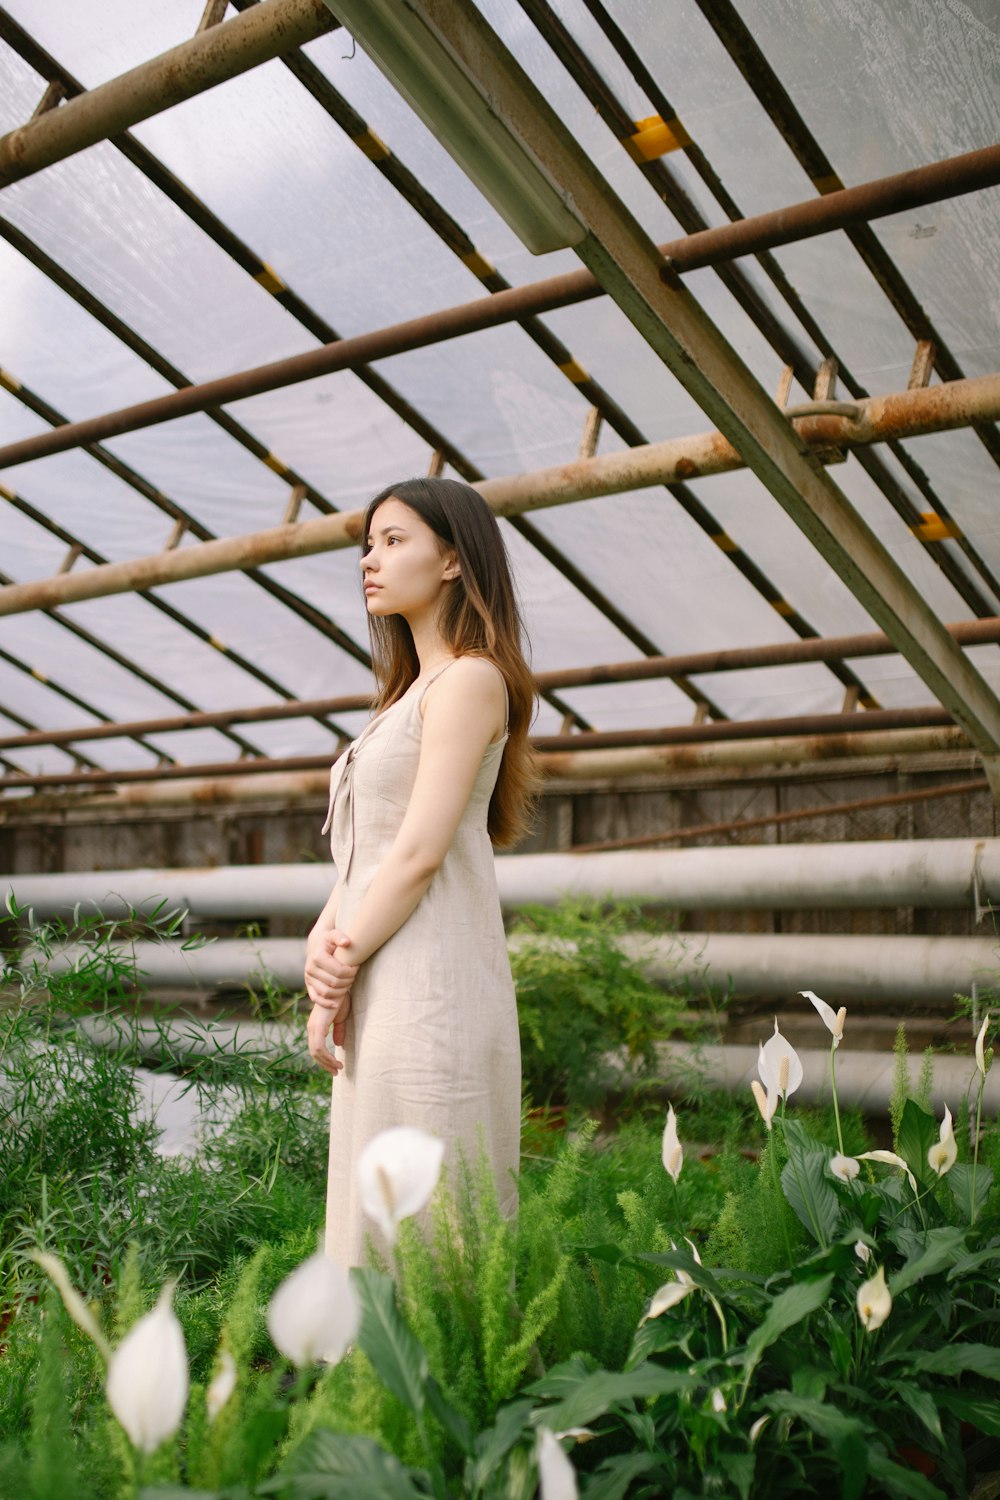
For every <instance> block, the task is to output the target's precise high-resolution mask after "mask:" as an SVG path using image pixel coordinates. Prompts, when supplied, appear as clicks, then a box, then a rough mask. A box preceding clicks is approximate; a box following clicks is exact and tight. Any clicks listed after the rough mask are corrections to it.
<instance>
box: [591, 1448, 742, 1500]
mask: <svg viewBox="0 0 1000 1500" xmlns="http://www.w3.org/2000/svg"><path fill="white" fill-rule="evenodd" d="M756 1463H757V1455H756V1453H752V1452H751V1453H720V1454H719V1467H720V1468H721V1469H722V1471H723V1473H724V1474H725V1475H726V1478H727V1479H728V1480H729V1481H730V1483H731V1484H732V1485H733V1487H734V1489H735V1490H736V1491H737V1493H738V1494H739V1497H740V1500H750V1487H751V1485H752V1484H753V1471H754V1467H755V1465H756ZM587 1497H588V1500H590V1491H589V1490H588V1491H587Z"/></svg>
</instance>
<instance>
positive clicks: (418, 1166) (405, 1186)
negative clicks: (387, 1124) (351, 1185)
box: [358, 1125, 444, 1245]
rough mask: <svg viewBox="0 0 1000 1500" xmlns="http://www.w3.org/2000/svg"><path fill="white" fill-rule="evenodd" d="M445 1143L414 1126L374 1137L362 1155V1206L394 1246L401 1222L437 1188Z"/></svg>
mask: <svg viewBox="0 0 1000 1500" xmlns="http://www.w3.org/2000/svg"><path fill="white" fill-rule="evenodd" d="M443 1161H444V1142H443V1141H441V1140H438V1138H437V1136H434V1135H428V1134H427V1132H426V1130H418V1129H417V1128H416V1127H415V1126H413V1125H393V1126H392V1127H391V1128H390V1129H389V1130H383V1131H380V1132H379V1134H378V1135H376V1136H373V1137H372V1139H371V1140H370V1141H369V1142H368V1144H367V1146H366V1147H365V1148H364V1150H363V1151H362V1153H361V1155H360V1156H359V1157H358V1190H359V1192H360V1194H361V1207H362V1208H363V1209H364V1211H365V1213H366V1214H367V1215H368V1217H369V1218H371V1219H374V1220H375V1223H376V1224H377V1225H378V1227H379V1229H381V1231H382V1233H383V1235H384V1236H385V1238H386V1240H387V1241H388V1243H389V1244H390V1245H394V1244H395V1243H396V1230H397V1229H398V1227H399V1224H400V1221H401V1220H403V1219H408V1218H410V1216H411V1215H412V1214H418V1213H419V1212H420V1210H421V1209H422V1208H423V1207H424V1206H425V1204H426V1203H427V1202H428V1200H429V1198H430V1196H431V1194H432V1193H433V1191H434V1189H435V1188H436V1187H437V1181H438V1178H439V1177H440V1175H441V1163H442V1162H443Z"/></svg>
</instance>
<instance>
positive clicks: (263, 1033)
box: [79, 1016, 1000, 1132]
mask: <svg viewBox="0 0 1000 1500" xmlns="http://www.w3.org/2000/svg"><path fill="white" fill-rule="evenodd" d="M816 1024H817V1026H818V1025H819V1023H818V1021H817V1023H816ZM79 1025H80V1026H81V1028H82V1029H83V1030H84V1031H85V1032H86V1033H87V1035H88V1036H89V1037H90V1038H91V1040H92V1041H95V1042H97V1043H98V1044H99V1045H102V1046H106V1047H112V1048H114V1049H115V1050H125V1051H127V1052H128V1053H129V1054H130V1055H132V1056H135V1057H137V1058H144V1059H147V1060H149V1061H151V1062H152V1061H156V1062H166V1063H172V1064H175V1065H178V1064H180V1063H181V1062H183V1061H184V1060H186V1059H188V1058H195V1057H204V1056H216V1057H217V1056H218V1055H219V1054H220V1053H227V1052H231V1051H236V1050H239V1051H240V1053H241V1054H242V1055H243V1056H244V1057H250V1056H252V1057H254V1058H255V1059H257V1060H258V1061H259V1064H260V1066H261V1069H262V1070H263V1069H265V1068H266V1067H267V1066H268V1064H269V1063H271V1064H277V1065H279V1066H280V1067H282V1068H288V1067H302V1068H304V1069H308V1068H310V1067H312V1066H313V1064H312V1062H311V1060H310V1058H309V1055H308V1053H307V1051H306V1048H305V1042H304V1034H305V1020H304V1017H303V1018H302V1020H301V1021H300V1022H298V1023H295V1022H292V1023H289V1024H275V1023H269V1022H266V1021H265V1022H260V1021H212V1022H207V1023H206V1022H200V1021H194V1020H185V1021H179V1020H167V1019H158V1020H156V1021H152V1020H144V1019H133V1018H131V1017H129V1018H126V1017H120V1018H117V1017H105V1016H100V1017H84V1018H83V1019H82V1020H81V1021H80V1022H79ZM849 1025H850V1021H848V1026H849ZM766 1031H767V1027H766V1026H763V1027H762V1035H761V1040H762V1041H763V1040H765V1036H764V1032H766ZM967 1040H968V1048H967V1055H966V1056H962V1055H958V1056H954V1057H936V1058H935V1059H934V1081H933V1087H932V1089H931V1102H932V1104H933V1106H934V1108H935V1109H936V1110H938V1111H940V1110H941V1109H942V1107H943V1106H944V1105H945V1104H947V1105H948V1106H949V1107H950V1108H951V1110H952V1113H955V1114H957V1112H958V1106H959V1103H960V1101H961V1100H962V1099H964V1098H968V1097H969V1096H970V1094H971V1093H972V1092H973V1091H974V1089H975V1086H976V1084H977V1083H978V1079H979V1075H978V1073H977V1072H976V1068H975V1063H974V1060H973V1056H972V1035H971V1030H968V1035H967ZM796 1051H797V1053H798V1056H799V1059H800V1061H801V1063H802V1085H801V1087H800V1089H799V1090H798V1093H797V1094H795V1095H794V1096H793V1098H792V1100H791V1105H790V1107H791V1109H792V1110H793V1111H794V1109H795V1106H796V1105H797V1104H819V1103H824V1102H826V1101H827V1100H829V1097H830V1052H829V1048H826V1047H798V1048H796ZM659 1058H660V1076H661V1079H662V1081H663V1084H664V1086H665V1087H666V1088H670V1087H674V1088H676V1089H677V1091H678V1095H681V1094H683V1093H684V1092H686V1091H687V1090H689V1088H690V1081H691V1074H692V1070H693V1071H694V1072H695V1073H696V1074H697V1075H698V1076H699V1077H702V1078H704V1079H705V1080H706V1081H707V1082H708V1083H710V1084H711V1086H712V1087H713V1088H718V1089H724V1090H726V1091H727V1092H728V1093H732V1094H740V1093H743V1091H744V1090H746V1092H747V1094H749V1092H750V1080H751V1079H752V1078H756V1077H757V1076H758V1075H757V1048H756V1046H752V1047H747V1046H726V1045H723V1046H701V1045H699V1046H691V1045H689V1044H688V1043H685V1042H664V1043H663V1044H662V1045H661V1046H660V1048H659ZM921 1062H922V1059H912V1060H911V1063H910V1075H911V1082H912V1083H914V1084H915V1083H916V1080H917V1075H918V1074H919V1071H920V1066H921ZM894 1074H895V1057H894V1055H893V1053H892V1051H890V1050H889V1049H886V1050H885V1051H884V1052H868V1051H859V1052H854V1051H852V1050H851V1049H850V1037H849V1035H848V1036H847V1037H846V1039H845V1042H844V1045H843V1046H842V1047H841V1049H840V1051H839V1052H838V1054H837V1093H838V1097H839V1099H840V1102H841V1103H842V1104H844V1105H846V1106H848V1107H853V1106H857V1107H858V1108H859V1109H862V1110H864V1111H865V1112H866V1113H868V1114H878V1113H881V1112H884V1111H885V1110H886V1109H887V1108H888V1105H889V1100H890V1098H891V1097H892V1089H893V1079H894ZM613 1077H614V1069H613V1066H612V1062H611V1060H609V1078H611V1079H613ZM983 1106H984V1109H985V1111H986V1114H987V1117H991V1116H993V1115H995V1114H997V1113H998V1112H1000V1066H994V1067H993V1068H991V1069H990V1071H989V1073H988V1074H987V1076H986V1087H985V1090H984V1093H983ZM680 1128H681V1131H682V1132H683V1129H684V1120H683V1111H681V1116H680Z"/></svg>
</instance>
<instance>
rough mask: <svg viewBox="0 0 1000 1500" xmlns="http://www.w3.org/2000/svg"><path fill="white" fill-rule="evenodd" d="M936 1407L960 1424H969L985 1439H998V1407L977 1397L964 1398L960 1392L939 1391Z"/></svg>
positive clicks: (999, 1419) (999, 1411) (999, 1420)
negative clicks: (941, 1407) (950, 1414)
mask: <svg viewBox="0 0 1000 1500" xmlns="http://www.w3.org/2000/svg"><path fill="white" fill-rule="evenodd" d="M937 1399H938V1405H939V1406H943V1407H944V1409H945V1411H950V1412H951V1413H952V1414H953V1415H954V1416H956V1417H958V1418H959V1420H960V1421H962V1422H971V1423H972V1425H973V1427H975V1428H976V1430H977V1431H979V1432H982V1433H985V1434H986V1436H987V1437H1000V1405H998V1404H997V1402H996V1401H988V1400H985V1399H984V1398H982V1397H979V1396H966V1395H964V1394H963V1392H961V1391H947V1390H944V1391H939V1392H938V1398H937Z"/></svg>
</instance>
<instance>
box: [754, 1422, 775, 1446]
mask: <svg viewBox="0 0 1000 1500" xmlns="http://www.w3.org/2000/svg"><path fill="white" fill-rule="evenodd" d="M770 1420H771V1418H770V1416H767V1415H765V1416H763V1417H758V1418H757V1420H756V1422H754V1423H752V1424H751V1427H750V1446H751V1448H752V1447H753V1445H754V1443H755V1442H756V1441H757V1439H758V1438H759V1437H760V1435H761V1433H762V1432H763V1431H764V1428H765V1427H766V1426H767V1424H768V1422H770Z"/></svg>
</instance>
